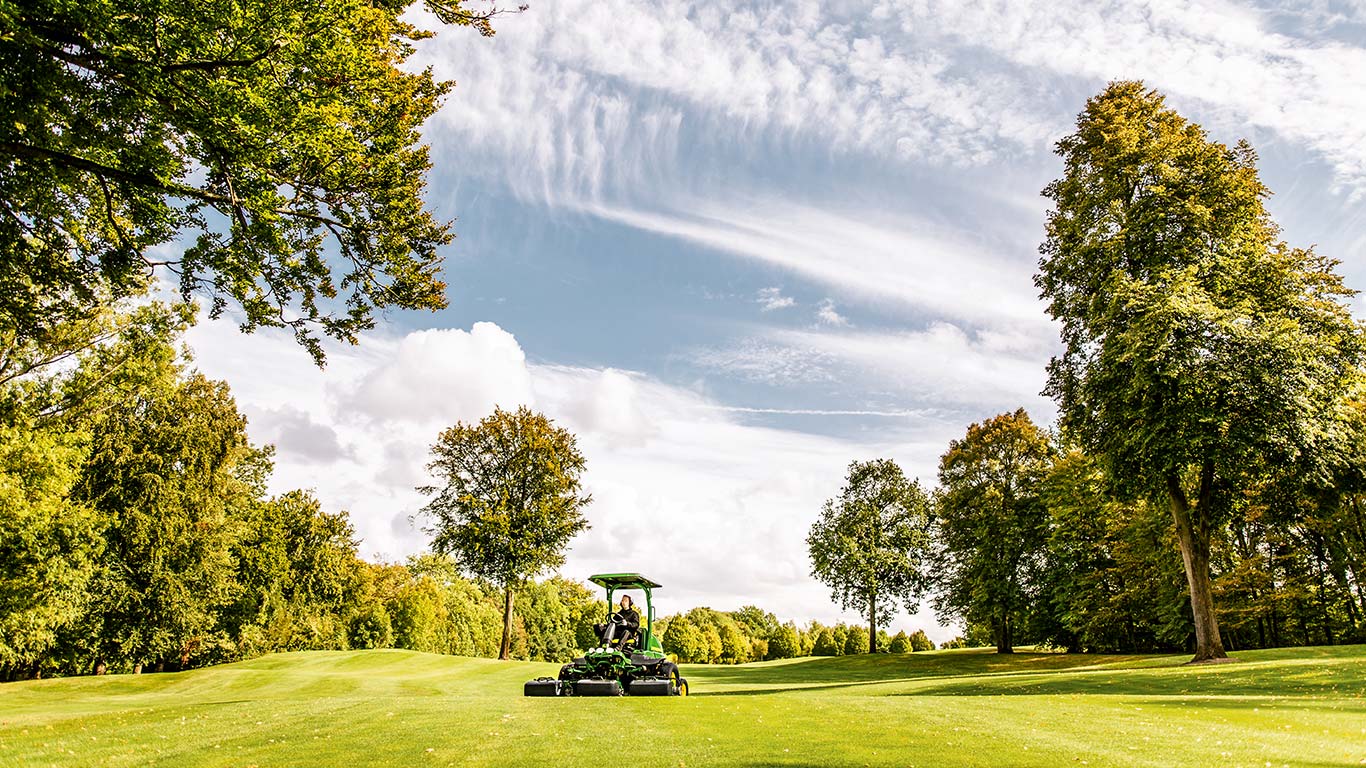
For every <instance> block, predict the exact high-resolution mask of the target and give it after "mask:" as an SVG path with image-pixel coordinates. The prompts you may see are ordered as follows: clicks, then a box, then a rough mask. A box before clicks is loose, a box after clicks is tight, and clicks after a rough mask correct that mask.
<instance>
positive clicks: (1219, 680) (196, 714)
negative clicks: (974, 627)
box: [0, 646, 1366, 768]
mask: <svg viewBox="0 0 1366 768" xmlns="http://www.w3.org/2000/svg"><path fill="white" fill-rule="evenodd" d="M1238 656H1239V658H1240V659H1241V662H1240V663H1236V664H1221V665H1213V666H1199V667H1188V666H1182V664H1181V662H1182V661H1184V660H1185V657H1172V656H1146V657H1143V656H1069V655H1065V654H1046V653H1038V654H1035V653H1018V654H1015V655H1014V656H1005V657H1001V656H996V655H995V654H992V653H987V652H982V651H944V652H932V653H917V654H913V655H906V656H884V655H879V656H854V657H847V658H834V659H797V660H790V661H782V662H770V663H763V664H747V665H742V666H739V667H701V666H694V667H689V668H686V669H685V674H686V675H687V676H688V677H689V679H690V680H691V681H692V686H693V692H694V695H693V696H690V697H688V698H686V699H676V698H669V699H629V698H628V699H612V700H608V699H525V698H522V696H521V683H522V682H523V681H524V680H526V679H528V678H530V677H534V676H537V675H541V674H552V673H553V672H554V670H555V669H556V666H555V665H549V664H529V663H517V662H497V661H492V660H487V659H467V658H456V657H448V656H433V655H427V654H419V653H410V652H406V651H365V652H350V653H342V652H317V653H293V654H281V655H275V656H268V657H265V658H261V659H256V660H253V661H248V662H243V663H240V664H231V665H226V666H221V667H214V668H211V669H204V670H198V671H194V672H187V673H180V674H160V675H142V676H138V677H134V676H127V675H124V676H109V677H102V678H91V677H87V678H76V679H67V680H45V681H34V682H26V683H14V684H9V685H3V686H0V765H5V766H9V765H23V766H28V765H62V766H67V765H72V766H76V765H101V766H103V765H108V766H132V765H166V766H253V765H255V766H292V765H300V766H302V765H310V766H312V765H317V766H357V767H359V766H384V765H389V766H427V765H431V766H447V765H450V766H479V765H538V766H539V765H561V766H581V765H582V766H609V765H622V764H629V763H625V762H623V761H626V760H633V759H634V757H635V756H638V757H639V758H640V760H639V761H638V762H636V763H635V764H636V765H641V766H684V767H685V768H686V766H706V765H760V766H763V765H772V766H780V765H781V766H831V765H850V766H865V765H866V766H882V765H887V766H892V765H895V766H936V765H944V766H950V765H951V766H1059V765H1090V766H1112V765H1113V766H1176V765H1196V766H1258V767H1259V768H1261V767H1263V766H1267V765H1272V766H1360V765H1364V764H1366V698H1364V697H1366V646H1353V647H1337V648H1300V649H1293V650H1279V651H1261V652H1245V653H1240V654H1238ZM631 753H634V756H633V755H632V754H631Z"/></svg>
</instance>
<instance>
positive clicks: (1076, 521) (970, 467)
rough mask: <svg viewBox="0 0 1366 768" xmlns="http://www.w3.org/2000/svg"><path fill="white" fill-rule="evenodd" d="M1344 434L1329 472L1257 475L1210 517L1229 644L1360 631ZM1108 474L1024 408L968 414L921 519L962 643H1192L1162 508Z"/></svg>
mask: <svg viewBox="0 0 1366 768" xmlns="http://www.w3.org/2000/svg"><path fill="white" fill-rule="evenodd" d="M1357 415H1358V417H1360V416H1361V413H1360V412H1358V414H1357ZM1362 425H1363V428H1361V429H1360V430H1359V431H1358V434H1366V421H1363V422H1362ZM1355 445H1356V447H1355V448H1354V449H1353V450H1354V451H1358V453H1355V454H1350V455H1348V456H1345V457H1344V458H1343V460H1341V461H1340V462H1338V463H1337V464H1336V471H1335V473H1334V476H1333V477H1332V478H1330V479H1328V481H1327V482H1325V481H1323V480H1319V481H1318V482H1312V483H1307V482H1304V481H1303V479H1302V478H1294V477H1279V478H1268V480H1267V482H1265V483H1262V484H1259V485H1257V486H1255V487H1253V488H1252V489H1250V490H1249V491H1248V492H1246V493H1244V494H1242V495H1241V496H1240V497H1239V498H1238V499H1237V500H1236V503H1233V504H1231V505H1230V508H1229V510H1228V512H1227V515H1226V516H1224V517H1222V518H1220V519H1219V521H1218V522H1219V525H1218V526H1217V527H1216V528H1215V529H1214V530H1212V531H1211V534H1210V536H1211V547H1212V557H1211V562H1210V572H1211V578H1212V581H1213V591H1214V594H1215V597H1216V602H1215V605H1216V608H1217V616H1218V621H1219V626H1220V628H1221V631H1222V634H1223V640H1224V643H1225V645H1227V646H1228V647H1229V648H1230V649H1231V650H1233V649H1239V648H1263V647H1272V646H1284V645H1310V644H1337V643H1359V642H1366V515H1364V514H1363V507H1364V506H1366V484H1363V476H1362V472H1363V467H1366V460H1364V459H1366V450H1363V449H1362V444H1361V441H1360V440H1358V442H1357V443H1356V444H1355ZM1120 485H1121V484H1120V483H1119V481H1118V480H1117V479H1116V478H1113V477H1109V476H1108V475H1107V473H1106V471H1105V470H1104V468H1103V467H1102V466H1101V464H1100V463H1099V462H1097V461H1096V460H1094V459H1092V458H1090V457H1088V456H1087V455H1086V454H1085V453H1084V452H1083V451H1081V450H1080V449H1077V448H1075V447H1071V448H1069V447H1066V446H1065V445H1064V444H1062V443H1060V441H1059V440H1058V438H1057V437H1056V436H1055V435H1051V434H1049V433H1047V432H1045V431H1044V430H1042V429H1040V428H1038V427H1037V426H1035V425H1034V424H1033V423H1032V422H1031V421H1030V419H1029V417H1028V415H1026V414H1025V413H1024V412H1023V411H1017V412H1015V413H1006V414H1001V415H999V416H997V417H995V418H993V419H989V420H987V421H984V422H982V423H980V424H974V425H972V427H970V428H969V430H968V432H967V434H966V435H965V436H964V437H963V438H962V439H961V440H956V441H954V442H953V444H952V445H951V446H950V449H949V451H948V452H947V453H946V454H945V455H944V457H943V459H942V460H941V464H940V489H939V492H938V494H937V496H936V504H935V512H934V514H933V516H932V523H931V526H930V531H931V539H932V542H933V544H932V546H933V548H934V552H933V560H932V562H933V567H932V570H933V571H934V573H935V574H936V576H935V578H933V579H932V580H931V582H932V589H933V590H934V592H933V594H934V600H935V606H936V608H937V610H938V611H939V613H940V615H941V617H942V618H944V619H946V620H957V621H961V622H963V623H964V624H965V625H966V627H967V631H966V633H965V638H964V641H965V642H966V643H967V644H970V645H991V644H994V645H997V646H998V647H999V648H1000V649H1001V650H1009V649H1010V647H1011V646H1013V645H1020V644H1034V643H1042V644H1048V645H1052V646H1056V647H1059V648H1066V649H1069V650H1077V651H1080V650H1086V651H1119V652H1133V651H1159V650H1172V651H1176V650H1191V649H1192V648H1193V647H1194V642H1195V638H1194V630H1193V625H1192V616H1191V607H1190V597H1189V593H1188V590H1187V582H1186V576H1185V575H1184V572H1183V566H1182V561H1181V555H1180V550H1179V548H1178V546H1177V541H1176V536H1177V534H1176V530H1175V523H1174V521H1173V518H1172V515H1171V513H1170V511H1169V510H1167V509H1164V508H1162V507H1160V506H1158V505H1156V504H1153V503H1150V502H1147V501H1144V500H1142V499H1139V500H1133V499H1132V498H1130V499H1129V500H1127V501H1126V500H1124V499H1123V497H1122V496H1121V495H1120V493H1119V492H1118V491H1117V488H1118V487H1119V486H1120Z"/></svg>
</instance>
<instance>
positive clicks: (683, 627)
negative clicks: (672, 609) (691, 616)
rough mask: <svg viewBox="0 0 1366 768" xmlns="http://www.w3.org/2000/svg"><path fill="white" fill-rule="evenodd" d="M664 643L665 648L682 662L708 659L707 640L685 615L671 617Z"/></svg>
mask: <svg viewBox="0 0 1366 768" xmlns="http://www.w3.org/2000/svg"><path fill="white" fill-rule="evenodd" d="M663 645H664V650H665V651H667V652H668V653H672V654H673V655H674V657H675V658H676V659H678V660H679V661H680V662H689V661H703V662H704V661H706V660H707V648H706V640H705V638H703V636H702V633H701V632H699V631H698V629H697V627H695V626H693V623H692V622H691V621H689V620H688V617H687V616H685V615H679V616H674V617H672V618H670V619H669V627H668V629H667V630H666V631H665V632H664V640H663Z"/></svg>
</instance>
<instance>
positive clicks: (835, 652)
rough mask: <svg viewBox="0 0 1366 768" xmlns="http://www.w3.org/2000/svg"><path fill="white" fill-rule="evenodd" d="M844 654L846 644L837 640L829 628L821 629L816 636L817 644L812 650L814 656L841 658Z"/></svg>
mask: <svg viewBox="0 0 1366 768" xmlns="http://www.w3.org/2000/svg"><path fill="white" fill-rule="evenodd" d="M842 653H844V643H842V642H840V641H839V640H837V639H836V638H835V633H834V632H833V631H832V630H831V629H830V628H829V627H821V630H820V632H818V633H817V634H816V643H815V645H814V646H812V648H811V655H812V656H839V655H840V654H842Z"/></svg>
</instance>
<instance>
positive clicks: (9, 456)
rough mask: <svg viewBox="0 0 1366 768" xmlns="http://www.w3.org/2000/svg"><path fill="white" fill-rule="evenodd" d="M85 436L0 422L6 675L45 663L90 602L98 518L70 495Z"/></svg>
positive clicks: (1, 631)
mask: <svg viewBox="0 0 1366 768" xmlns="http://www.w3.org/2000/svg"><path fill="white" fill-rule="evenodd" d="M83 438H84V435H81V434H73V433H61V432H53V431H51V430H46V429H34V428H31V427H30V428H15V427H10V426H5V425H3V424H0V679H3V677H4V675H5V672H6V670H11V669H18V668H24V669H25V670H26V671H29V672H30V673H37V672H39V671H40V670H41V666H40V664H41V661H42V659H43V658H44V656H45V655H46V654H47V653H48V652H49V651H50V650H51V649H52V648H53V646H55V645H56V643H57V632H58V630H60V629H62V628H63V627H65V626H66V625H67V624H69V623H70V622H72V621H73V620H75V619H76V618H77V617H78V616H80V615H81V612H82V611H83V610H84V608H85V602H86V599H87V592H86V587H87V584H88V582H89V579H90V568H91V566H92V564H93V562H94V560H95V558H96V557H98V555H99V543H100V542H99V535H98V523H97V521H96V518H95V515H94V512H93V510H91V508H90V507H89V505H87V504H83V503H80V502H77V501H73V500H72V499H71V488H72V486H74V485H75V483H76V481H77V479H78V469H77V468H78V467H79V466H80V464H81V463H82V462H83V461H84V457H85V446H84V444H83V443H84V440H83Z"/></svg>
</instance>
